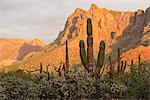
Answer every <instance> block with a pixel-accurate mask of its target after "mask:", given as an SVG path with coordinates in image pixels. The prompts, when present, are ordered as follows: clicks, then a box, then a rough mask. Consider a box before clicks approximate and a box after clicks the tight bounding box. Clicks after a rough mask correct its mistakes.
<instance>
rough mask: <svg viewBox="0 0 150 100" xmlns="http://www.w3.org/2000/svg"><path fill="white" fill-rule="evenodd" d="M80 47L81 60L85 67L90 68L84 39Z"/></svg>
mask: <svg viewBox="0 0 150 100" xmlns="http://www.w3.org/2000/svg"><path fill="white" fill-rule="evenodd" d="M79 47H80V58H81V62H82V64H83V66H84V67H85V69H86V70H88V61H87V54H86V51H85V44H84V41H83V40H80V43H79Z"/></svg>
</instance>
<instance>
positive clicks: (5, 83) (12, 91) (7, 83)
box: [0, 76, 28, 100]
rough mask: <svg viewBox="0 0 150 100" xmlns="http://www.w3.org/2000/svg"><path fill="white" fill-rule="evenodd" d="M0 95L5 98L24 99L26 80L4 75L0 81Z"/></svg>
mask: <svg viewBox="0 0 150 100" xmlns="http://www.w3.org/2000/svg"><path fill="white" fill-rule="evenodd" d="M0 88H1V90H0V96H1V98H3V99H5V100H20V99H21V100H26V98H27V95H28V93H27V92H26V91H27V85H26V81H24V80H22V79H18V78H16V77H12V76H4V77H3V78H2V79H1V81H0Z"/></svg>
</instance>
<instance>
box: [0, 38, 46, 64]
mask: <svg viewBox="0 0 150 100" xmlns="http://www.w3.org/2000/svg"><path fill="white" fill-rule="evenodd" d="M44 46H45V45H44V44H43V43H42V42H41V41H40V40H38V39H34V40H23V39H15V38H13V39H6V38H1V39H0V66H2V65H10V64H12V63H13V62H16V61H19V60H22V59H23V58H24V56H25V55H27V54H28V53H31V52H38V51H40V50H42V48H43V47H44Z"/></svg>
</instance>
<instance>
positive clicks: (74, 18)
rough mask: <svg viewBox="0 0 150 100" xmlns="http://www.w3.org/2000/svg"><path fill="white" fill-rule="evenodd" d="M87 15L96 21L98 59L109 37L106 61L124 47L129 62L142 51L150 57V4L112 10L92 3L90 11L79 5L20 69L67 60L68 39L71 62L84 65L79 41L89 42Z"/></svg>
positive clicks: (95, 42)
mask: <svg viewBox="0 0 150 100" xmlns="http://www.w3.org/2000/svg"><path fill="white" fill-rule="evenodd" d="M87 18H91V20H92V25H93V38H94V57H95V58H96V57H97V52H98V50H99V42H100V40H105V42H106V61H107V55H112V56H113V58H114V59H115V56H116V51H117V48H120V49H121V52H122V57H123V59H126V60H128V61H130V59H132V58H133V59H136V56H137V55H138V54H137V53H141V57H142V60H149V59H150V58H149V57H150V46H149V45H150V7H149V8H147V9H146V10H145V11H144V10H141V9H139V10H137V11H135V12H131V11H112V10H108V9H105V8H100V7H98V6H96V5H95V4H92V5H91V7H90V9H89V10H84V9H81V8H77V9H76V10H75V11H74V12H73V13H72V14H71V15H70V16H69V17H68V19H67V22H66V24H65V28H64V30H63V31H61V32H60V33H59V35H58V37H57V38H56V40H55V41H54V42H53V43H51V44H50V45H48V46H46V47H45V48H44V51H43V52H41V53H39V54H38V55H36V56H33V57H31V58H29V59H27V60H25V61H23V62H20V63H17V64H15V65H17V66H19V68H21V66H25V68H27V69H31V68H37V65H38V64H39V63H40V62H43V64H44V65H46V64H48V63H50V64H52V65H55V66H58V65H59V63H60V62H61V61H64V60H65V45H64V42H65V40H69V60H70V63H71V65H78V64H80V56H79V41H80V40H81V39H82V40H84V41H85V42H86V21H87ZM112 32H113V33H114V36H113V37H112ZM133 52H136V54H135V55H134V53H133ZM130 54H132V56H130ZM64 62H65V61H64ZM106 63H107V62H106ZM128 63H129V62H128ZM13 66H14V65H13ZM51 69H53V67H52V66H51Z"/></svg>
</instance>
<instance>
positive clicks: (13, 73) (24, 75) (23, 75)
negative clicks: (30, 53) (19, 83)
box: [5, 69, 31, 80]
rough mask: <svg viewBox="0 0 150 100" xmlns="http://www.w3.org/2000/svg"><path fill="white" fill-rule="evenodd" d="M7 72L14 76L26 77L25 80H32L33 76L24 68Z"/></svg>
mask: <svg viewBox="0 0 150 100" xmlns="http://www.w3.org/2000/svg"><path fill="white" fill-rule="evenodd" d="M5 74H6V75H9V76H14V77H16V78H21V79H25V80H30V78H31V74H29V73H26V72H25V71H24V70H21V69H18V70H15V71H9V72H7V73H5Z"/></svg>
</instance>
